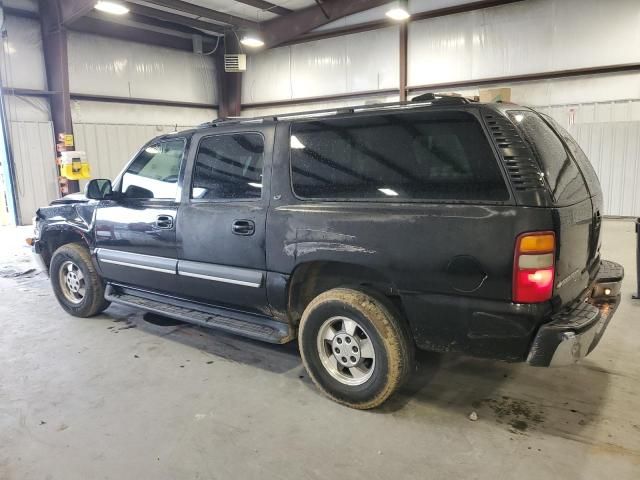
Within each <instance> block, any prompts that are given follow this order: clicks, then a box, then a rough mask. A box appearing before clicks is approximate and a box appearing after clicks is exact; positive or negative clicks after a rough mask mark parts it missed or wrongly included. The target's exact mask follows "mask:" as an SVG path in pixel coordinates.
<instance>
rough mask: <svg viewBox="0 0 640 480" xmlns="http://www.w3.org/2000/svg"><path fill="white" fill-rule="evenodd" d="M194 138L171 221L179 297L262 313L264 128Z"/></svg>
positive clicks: (268, 139) (267, 146) (268, 133)
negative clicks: (175, 242)
mask: <svg viewBox="0 0 640 480" xmlns="http://www.w3.org/2000/svg"><path fill="white" fill-rule="evenodd" d="M242 128H243V127H240V130H234V131H233V132H226V133H225V132H224V131H220V132H218V131H217V130H216V131H211V130H210V131H208V132H207V133H202V134H199V135H196V136H194V138H193V148H192V154H191V155H190V159H189V168H188V169H187V175H186V181H185V188H184V193H183V203H182V205H181V206H180V211H179V215H178V224H177V225H178V273H179V285H180V287H179V288H180V290H181V294H182V296H184V297H188V298H191V299H193V300H196V301H200V302H205V303H209V304H214V305H219V306H224V307H229V308H234V309H238V310H245V311H249V312H253V313H258V312H262V313H268V307H267V295H266V286H265V279H266V253H265V223H266V215H267V207H268V204H269V196H268V181H267V177H268V175H267V168H269V167H268V165H269V166H270V163H269V162H267V161H266V159H268V158H270V154H271V148H272V145H273V133H272V130H273V129H271V128H256V127H255V126H253V127H252V128H248V129H246V130H242Z"/></svg>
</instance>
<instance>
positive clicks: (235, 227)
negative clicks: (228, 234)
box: [231, 220, 256, 236]
mask: <svg viewBox="0 0 640 480" xmlns="http://www.w3.org/2000/svg"><path fill="white" fill-rule="evenodd" d="M231 231H232V232H233V233H234V234H236V235H245V236H248V235H253V234H254V233H255V232H256V224H255V223H254V222H253V221H252V220H236V221H234V222H233V224H232V225H231Z"/></svg>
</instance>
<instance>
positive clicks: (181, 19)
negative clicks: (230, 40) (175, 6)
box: [126, 2, 225, 33]
mask: <svg viewBox="0 0 640 480" xmlns="http://www.w3.org/2000/svg"><path fill="white" fill-rule="evenodd" d="M126 5H127V8H129V11H130V12H131V13H133V14H136V15H141V16H143V17H148V18H155V19H157V20H163V21H166V22H170V23H173V24H176V25H182V26H184V27H191V28H197V29H199V30H206V31H209V32H216V33H224V30H225V27H224V26H222V25H219V24H216V23H211V22H206V21H204V20H198V19H195V18H190V17H185V16H184V15H178V14H175V13H171V12H167V11H166V10H159V9H156V8H150V7H145V6H144V5H138V4H137V3H131V2H127V4H126Z"/></svg>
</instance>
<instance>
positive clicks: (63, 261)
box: [49, 243, 110, 318]
mask: <svg viewBox="0 0 640 480" xmlns="http://www.w3.org/2000/svg"><path fill="white" fill-rule="evenodd" d="M49 272H50V277H51V285H52V286H53V291H54V293H55V294H56V298H57V299H58V303H59V304H60V306H61V307H62V308H63V309H64V310H65V311H66V312H67V313H69V314H71V315H73V316H74V317H82V318H86V317H93V316H94V315H97V314H99V313H100V312H102V311H103V310H105V309H106V308H107V307H108V306H109V305H110V304H109V302H108V301H107V300H105V298H104V283H103V281H102V278H100V276H99V275H98V273H97V272H96V269H95V266H94V265H93V262H92V261H91V255H90V254H89V251H88V250H87V248H86V247H84V246H83V245H80V244H77V243H69V244H67V245H63V246H61V247H60V248H58V249H57V250H56V251H55V252H54V253H53V256H52V258H51V265H50V267H49ZM69 273H72V275H71V276H70V277H69V276H68V274H69ZM76 290H77V291H76Z"/></svg>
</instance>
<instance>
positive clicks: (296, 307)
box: [287, 261, 404, 324]
mask: <svg viewBox="0 0 640 480" xmlns="http://www.w3.org/2000/svg"><path fill="white" fill-rule="evenodd" d="M337 287H351V288H356V289H361V290H368V291H373V292H377V293H378V294H381V295H384V296H385V297H387V298H388V299H390V300H391V301H392V302H393V303H394V305H395V306H396V307H397V308H398V309H399V310H400V311H401V313H402V314H403V315H404V310H403V309H402V302H401V299H400V296H399V294H398V291H397V289H396V287H395V285H394V284H393V282H392V280H391V279H390V278H389V277H388V276H387V275H385V274H384V273H383V272H381V271H379V270H377V269H375V268H371V267H367V266H364V265H359V264H355V263H348V262H336V261H310V262H305V263H301V264H299V265H297V266H296V268H295V269H294V270H293V272H292V274H291V277H290V278H289V283H288V288H287V309H288V312H289V317H290V319H291V321H292V322H293V323H294V324H298V323H299V321H300V318H302V313H303V312H304V309H305V308H306V307H307V305H308V304H309V303H310V302H311V301H312V300H313V299H314V298H315V297H317V296H318V295H320V294H321V293H322V292H326V291H327V290H331V289H332V288H337Z"/></svg>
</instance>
